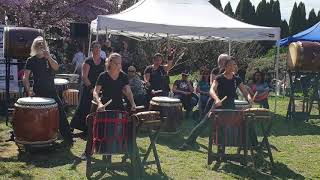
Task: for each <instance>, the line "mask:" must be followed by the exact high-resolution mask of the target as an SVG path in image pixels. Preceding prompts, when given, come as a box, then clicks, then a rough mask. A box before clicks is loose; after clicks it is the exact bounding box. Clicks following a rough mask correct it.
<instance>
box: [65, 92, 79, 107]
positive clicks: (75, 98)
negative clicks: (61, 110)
mask: <svg viewBox="0 0 320 180" xmlns="http://www.w3.org/2000/svg"><path fill="white" fill-rule="evenodd" d="M63 99H64V100H65V102H66V103H67V105H69V106H77V105H78V104H79V90H77V89H67V90H65V91H64V92H63Z"/></svg>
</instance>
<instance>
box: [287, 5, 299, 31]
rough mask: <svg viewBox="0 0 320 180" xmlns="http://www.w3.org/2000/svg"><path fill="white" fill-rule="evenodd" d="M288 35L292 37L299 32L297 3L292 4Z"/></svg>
mask: <svg viewBox="0 0 320 180" xmlns="http://www.w3.org/2000/svg"><path fill="white" fill-rule="evenodd" d="M289 32H290V35H294V34H296V33H298V32H299V13H298V6H297V3H294V5H293V9H292V12H291V16H290V21H289Z"/></svg>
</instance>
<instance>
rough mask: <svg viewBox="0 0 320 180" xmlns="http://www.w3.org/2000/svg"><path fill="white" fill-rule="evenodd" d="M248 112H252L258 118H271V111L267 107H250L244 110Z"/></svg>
mask: <svg viewBox="0 0 320 180" xmlns="http://www.w3.org/2000/svg"><path fill="white" fill-rule="evenodd" d="M244 112H245V113H246V114H252V115H253V116H254V118H255V119H256V120H270V119H271V113H270V111H269V109H265V108H249V109H246V110H245V111H244Z"/></svg>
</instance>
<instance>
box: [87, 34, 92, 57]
mask: <svg viewBox="0 0 320 180" xmlns="http://www.w3.org/2000/svg"><path fill="white" fill-rule="evenodd" d="M91 38H92V32H91V31H90V35H89V46H88V57H89V55H90V48H91Z"/></svg>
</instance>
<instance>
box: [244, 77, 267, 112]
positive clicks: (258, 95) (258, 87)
mask: <svg viewBox="0 0 320 180" xmlns="http://www.w3.org/2000/svg"><path fill="white" fill-rule="evenodd" d="M249 92H250V94H251V95H252V96H253V97H254V98H253V100H254V102H255V103H258V104H260V106H261V107H263V108H266V109H269V103H268V96H269V85H268V83H267V82H265V80H264V73H262V72H260V71H256V72H255V73H254V74H253V83H252V84H251V85H250V88H249Z"/></svg>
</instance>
